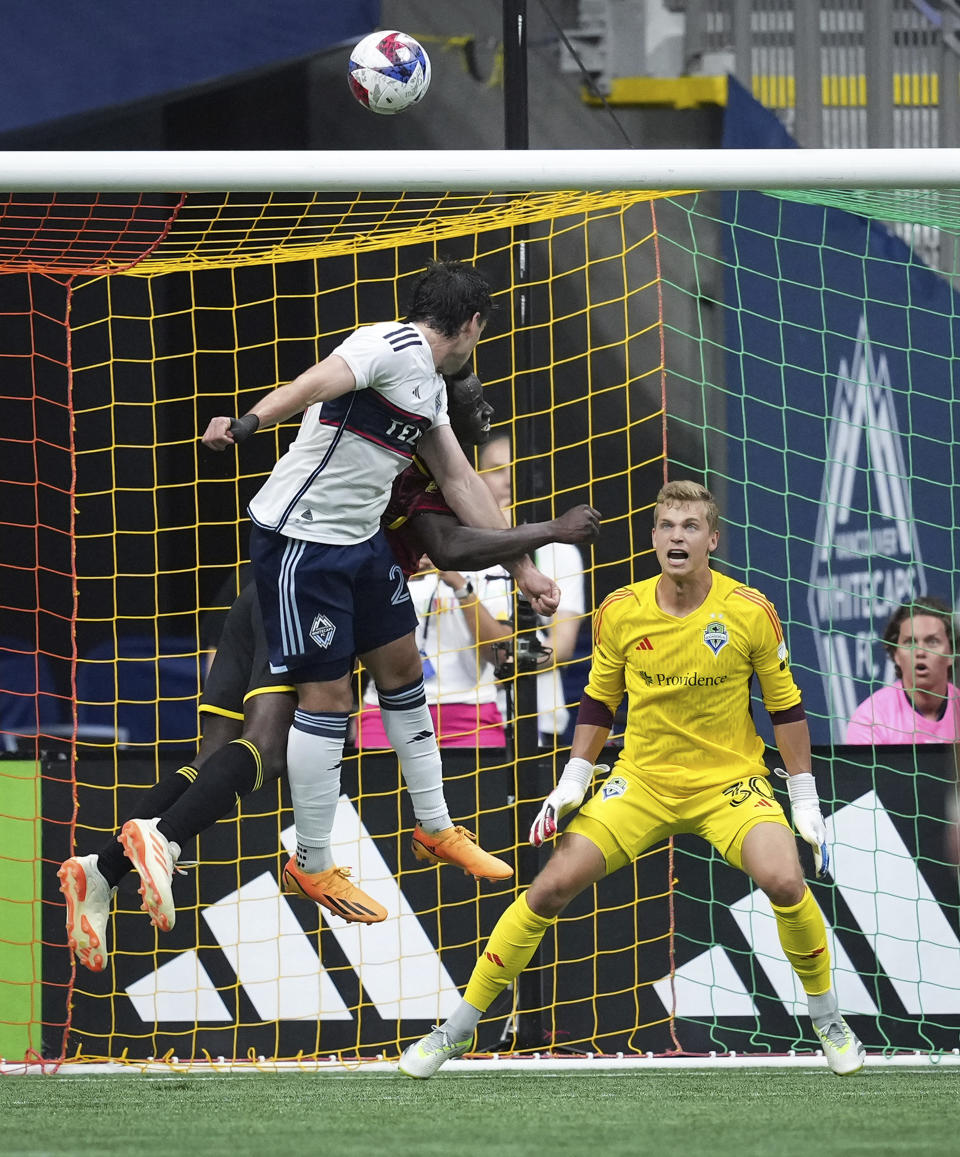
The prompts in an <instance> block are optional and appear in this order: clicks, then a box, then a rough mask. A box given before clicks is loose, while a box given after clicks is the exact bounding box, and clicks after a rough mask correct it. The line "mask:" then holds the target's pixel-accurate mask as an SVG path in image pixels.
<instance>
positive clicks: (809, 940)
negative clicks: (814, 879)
mask: <svg viewBox="0 0 960 1157" xmlns="http://www.w3.org/2000/svg"><path fill="white" fill-rule="evenodd" d="M770 907H771V908H772V909H773V914H774V916H776V918H777V933H778V935H779V937H780V946H781V947H782V948H783V951H784V954H785V955H786V957H787V959H788V960H789V961H790V963H791V964H792V965H793V970H794V972H796V974H797V976H799V977H800V983H801V984H802V985H803V991H804V992H805V993H807V995H808V996H816V995H818V994H819V993H823V992H826V991H827V990H828V989H829V988H830V949H829V948H828V947H827V929H826V925H825V924H824V922H823V916H822V915H821V913H820V909H819V908H818V907H817V902H816V900H814V898H813V893H812V892H811V891H810V889H809V888H807V889H806V891H805V892H804V893H803V899H802V900H801V901H800V903H799V904H794V905H793V906H792V907H789V908H780V907H778V906H777V905H776V904H771V905H770Z"/></svg>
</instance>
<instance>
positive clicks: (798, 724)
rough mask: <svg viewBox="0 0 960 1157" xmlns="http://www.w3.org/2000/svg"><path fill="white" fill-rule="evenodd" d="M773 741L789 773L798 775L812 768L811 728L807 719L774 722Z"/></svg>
mask: <svg viewBox="0 0 960 1157" xmlns="http://www.w3.org/2000/svg"><path fill="white" fill-rule="evenodd" d="M773 741H774V743H775V744H776V745H777V750H778V751H779V752H780V758H781V759H782V760H783V766H784V768H785V770H786V771H787V773H788V774H789V775H798V774H800V773H801V772H804V771H809V770H810V768H811V766H812V765H811V755H810V728H809V727H808V726H807V721H806V719H799V720H796V721H795V722H793V723H778V724H774V728H773Z"/></svg>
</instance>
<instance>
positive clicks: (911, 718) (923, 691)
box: [846, 595, 960, 745]
mask: <svg viewBox="0 0 960 1157" xmlns="http://www.w3.org/2000/svg"><path fill="white" fill-rule="evenodd" d="M883 642H884V646H885V647H886V650H887V654H888V655H889V656H890V658H891V659H892V660H893V665H894V667H895V668H896V672H897V680H896V682H895V683H893V684H892V686H890V687H883V688H882V689H881V690H879V691H877V692H876V693H875V694H873V695H871V696H870V698H869V699H865V700H864V701H863V702H862V703H861V704H860V706H859V707H858V708H857V709H856V711H854V713H853V718H852V719H851V720H850V722H849V724H848V725H847V736H846V741H847V743H870V744H874V745H877V744H883V743H955V742H957V741H958V740H960V692H958V691H957V688H956V687H955V686H954V685H953V683H952V682H951V677H952V674H953V660H954V655H955V653H956V625H955V623H954V618H953V612H952V611H951V610H950V607H948V606H947V605H946V603H944V602H942V601H941V600H940V599H937V598H933V597H932V596H930V595H923V596H922V597H921V598H919V599H917V600H916V601H915V602H912V603H904V604H903V605H902V606H900V607H898V608H897V610H896V611H895V612H894V614H893V616H892V617H891V619H890V621H889V623H887V626H886V630H885V631H884V632H883Z"/></svg>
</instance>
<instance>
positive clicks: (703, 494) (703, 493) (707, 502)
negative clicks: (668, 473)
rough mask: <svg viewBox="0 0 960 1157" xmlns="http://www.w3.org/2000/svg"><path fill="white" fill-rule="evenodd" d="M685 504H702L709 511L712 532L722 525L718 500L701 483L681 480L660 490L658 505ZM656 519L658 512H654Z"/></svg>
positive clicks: (685, 479) (686, 479) (708, 521)
mask: <svg viewBox="0 0 960 1157" xmlns="http://www.w3.org/2000/svg"><path fill="white" fill-rule="evenodd" d="M685 502H702V503H703V505H704V506H705V507H706V511H707V523H708V524H709V526H710V529H711V530H716V529H717V527H718V526H719V524H720V510H719V508H718V507H717V502H716V499H715V498H714V497H713V495H712V494H711V493H710V491H709V490H708V489H707V488H706V486H701V485H700V483H699V482H691V481H690V479H688V478H681V479H680V480H679V481H677V482H667V483H666V485H664V486H662V487H661V488H660V493H659V494H658V495H657V502H656V505H657V506H658V507H659V506H680V505H682V504H683V503H685ZM654 517H656V511H654Z"/></svg>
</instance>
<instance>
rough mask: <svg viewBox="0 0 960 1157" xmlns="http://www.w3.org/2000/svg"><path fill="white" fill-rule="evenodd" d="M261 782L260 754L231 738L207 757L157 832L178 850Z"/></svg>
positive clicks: (165, 815)
mask: <svg viewBox="0 0 960 1157" xmlns="http://www.w3.org/2000/svg"><path fill="white" fill-rule="evenodd" d="M262 783H263V771H262V767H261V762H260V752H259V751H257V749H256V747H255V746H254V745H253V744H252V743H250V742H249V740H246V739H235V740H234V741H233V742H232V743H228V744H227V745H226V747H221V748H220V750H219V751H218V752H216V753H215V754H214V755H211V756H210V758H209V759H208V760H207V761H206V763H204V765H203V767H201V769H200V771H199V772H198V774H197V778H196V780H195V781H194V782H193V783H192V784H191V785H190V790H189V791H187V792H184V793H183V795H182V796H181V797H180V798H179V799H177V800H176V802H174V803H173V805H172V806H171V807H168V808H167V809H166V810H165V811H164V813H163V815H162V816H161V817H160V823H159V824H157V830H158V831H159V832H160V834H161V835H163V836H166V838H167V839H168V840H173V841H174V842H175V843H177V844H179V845H180V847H181V848H182V847H183V846H184V845H185V844H187V843H189V841H190V840H192V839H193V837H194V836H195V835H197V834H198V833H200V832H202V831H204V829H206V828H208V827H210V825H211V824H213V823H216V821H217V820H219V819H222V818H223V817H224V816H226V815H229V814H230V812H232V811H233V809H234V808H235V807H236V806H237V804H238V803H239V802H240V799H241V797H242V796H245V795H247V794H248V793H249V792H251V791H255V790H256V789H257V788H258V787H259V786H260V785H261V784H262Z"/></svg>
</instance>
